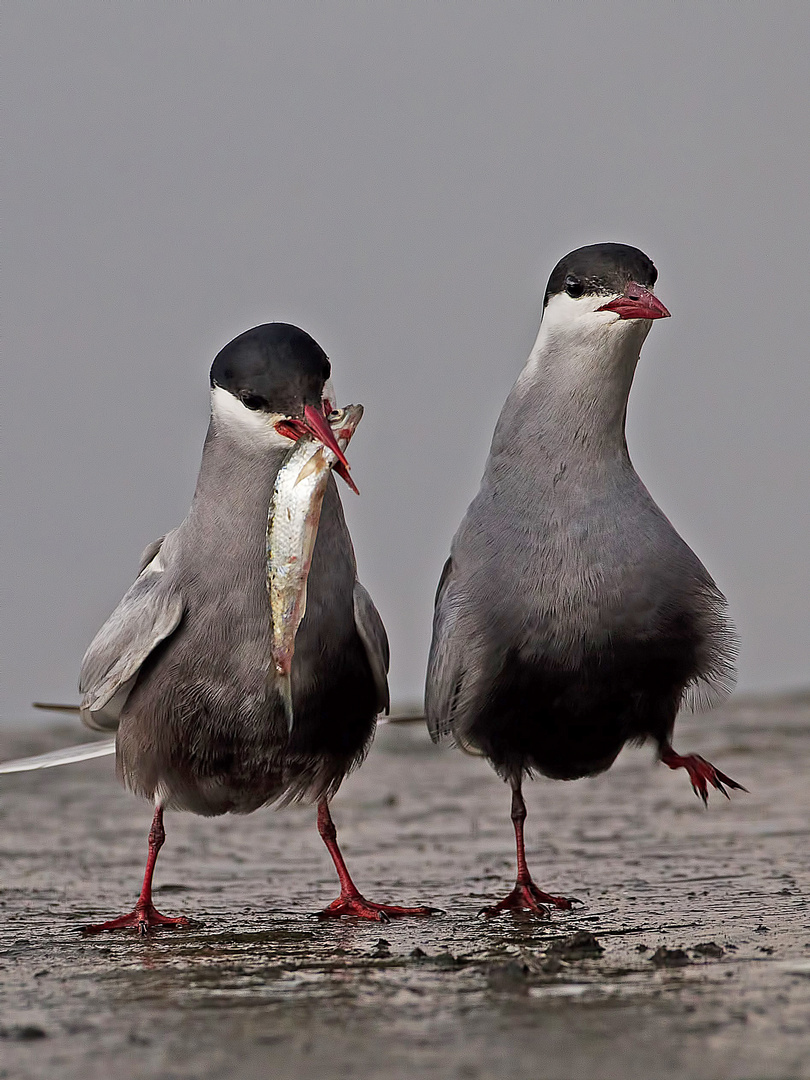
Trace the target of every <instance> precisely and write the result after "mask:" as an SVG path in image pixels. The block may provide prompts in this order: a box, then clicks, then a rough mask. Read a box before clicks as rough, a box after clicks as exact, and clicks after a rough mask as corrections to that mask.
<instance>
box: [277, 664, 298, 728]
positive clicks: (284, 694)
mask: <svg viewBox="0 0 810 1080" xmlns="http://www.w3.org/2000/svg"><path fill="white" fill-rule="evenodd" d="M278 692H279V694H280V695H281V703H282V705H283V706H284V716H285V717H286V720H287V734H288V735H289V734H292V729H293V724H294V722H295V719H294V717H293V701H292V685H291V683H290V673H289V671H287V672H285V673H283V674H282V673H279V676H278Z"/></svg>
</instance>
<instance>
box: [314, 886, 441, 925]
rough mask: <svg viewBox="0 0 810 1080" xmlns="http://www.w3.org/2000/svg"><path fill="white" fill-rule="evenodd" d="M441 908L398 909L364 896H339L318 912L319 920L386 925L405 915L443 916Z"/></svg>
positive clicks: (394, 905) (392, 905) (396, 906)
mask: <svg viewBox="0 0 810 1080" xmlns="http://www.w3.org/2000/svg"><path fill="white" fill-rule="evenodd" d="M443 914H444V912H443V911H442V910H441V908H434V907H399V906H398V905H397V904H375V903H372V901H371V900H366V898H365V897H364V896H360V894H359V893H358V895H357V896H339V897H338V898H337V900H333V901H332V903H331V904H330V905H329V906H328V907H325V908H324V909H323V911H319V912H318V918H319V919H343V918H354V919H373V920H374V921H375V922H382V923H387V922H390V921H391V920H392V919H402V918H404V917H405V916H407V915H416V916H420V917H423V918H424V917H426V916H430V915H443Z"/></svg>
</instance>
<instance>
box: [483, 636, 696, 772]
mask: <svg viewBox="0 0 810 1080" xmlns="http://www.w3.org/2000/svg"><path fill="white" fill-rule="evenodd" d="M697 646H698V641H697V639H696V636H695V632H694V629H693V627H692V625H691V620H688V619H687V618H685V617H682V618H681V619H679V620H677V621H676V622H675V623H674V624H673V625H672V627H671V629H670V631H669V632H668V633H666V634H661V633H660V632H659V633H658V634H657V635H656V636H655V638H651V639H650V640H638V639H637V640H633V641H624V642H622V641H614V642H612V643H611V644H610V645H609V646H603V647H600V648H592V649H590V650H586V652H585V654H584V656H583V658H582V659H581V660H580V662H578V663H577V664H575V665H566V664H564V663H561V662H554V661H552V660H550V659H548V658H545V657H542V656H527V655H526V654H525V653H520V652H518V650H511V651H510V652H508V653H507V656H506V659H505V662H504V663H503V665H502V667H501V670H500V672H499V674H498V676H497V677H496V678H495V680H494V681H493V683H492V685H491V687H490V691H489V693H488V694H486V695H484V696H482V701H481V704H480V706H479V708H478V710H477V713H476V716H475V717H474V718H473V719H472V721H471V722H470V723H468V725H466V727H465V731H464V739H465V741H467V742H469V743H471V744H472V745H473V746H475V747H477V748H478V749H479V750H481V751H482V752H483V753H484V754H485V755H486V756H487V757H488V758H489V759H490V760H491V761H492V763H493V765H494V766H495V768H496V769H497V770H498V771H499V772H500V773H502V774H503V775H504V776H513V775H520V774H522V773H523V772H539V773H543V774H545V775H546V776H550V777H553V778H555V779H558V780H575V779H577V778H578V777H581V776H593V775H595V774H596V773H600V772H604V771H605V770H606V769H608V768H609V767H610V766H611V765H612V764H613V762H614V761H615V759H616V757H617V756H618V754H619V751H620V750H621V749H622V747H623V746H624V744H625V743H626V742H628V741H639V742H640V741H643V740H644V739H646V738H654V739H656V740H658V741H661V740H664V739H666V738H667V737H668V736H669V734H670V732H671V731H672V726H673V724H674V722H675V715H676V713H677V711H678V707H679V705H680V702H681V698H682V695H683V691H684V688H685V687H686V685H687V684H688V683H689V682H690V680H691V679H692V678H693V677H694V675H695V674H696V668H697V655H698V649H697Z"/></svg>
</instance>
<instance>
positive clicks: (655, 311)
mask: <svg viewBox="0 0 810 1080" xmlns="http://www.w3.org/2000/svg"><path fill="white" fill-rule="evenodd" d="M597 311H615V312H616V314H617V315H618V316H619V318H620V319H668V318H669V312H668V311H667V309H666V308H665V307H664V305H663V304H662V303H661V301H660V300H659V299H658V297H657V296H656V295H655V294H654V293H651V292H650V290H649V289H645V288H644V286H643V285H639V284H638V282H637V281H631V282H630V284H629V285H628V286H627V288H626V289H625V290H624V295H623V296H617V297H616V299H615V300H611V301H610V303H608V304H603V305H602V307H600V308H597Z"/></svg>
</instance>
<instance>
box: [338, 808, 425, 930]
mask: <svg viewBox="0 0 810 1080" xmlns="http://www.w3.org/2000/svg"><path fill="white" fill-rule="evenodd" d="M318 832H319V833H320V834H321V839H322V840H323V842H324V843H325V844H326V847H327V850H328V851H329V854H330V855H331V856H332V862H333V863H334V864H335V869H336V870H337V875H338V878H339V879H340V896H339V897H338V898H337V900H333V901H332V903H331V904H330V905H329V906H328V907H326V908H324V909H323V911H320V912H318V917H319V918H321V919H339V918H341V916H343V915H353V916H354V917H355V918H357V919H374V920H376V921H377V922H390V920H391V919H398V918H401V917H402V916H403V915H441V914H442V912H441V910H440V909H439V908H431V907H398V906H397V905H396V904H374V903H372V902H371V901H370V900H366V898H365V897H364V896H363V895H362V894H361V893H360V891H359V890H358V888H357V886H356V885H355V883H354V882H353V881H352V879H351V875H350V874H349V871H348V868H347V867H346V863H345V862H344V861H343V855H342V854H341V851H340V848H339V847H338V842H337V829H336V828H335V823H334V821H332V815H331V814H330V813H329V803H328V802H327V800H326V799H321V801H320V802H319V803H318Z"/></svg>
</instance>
